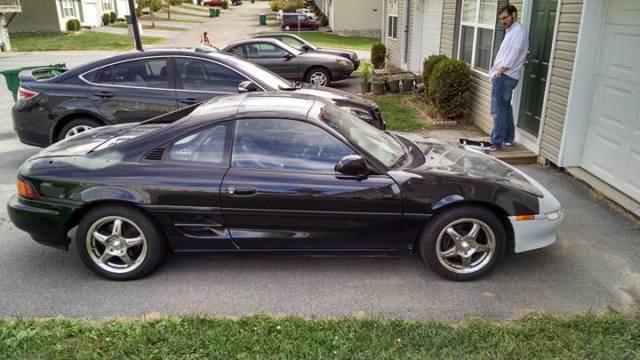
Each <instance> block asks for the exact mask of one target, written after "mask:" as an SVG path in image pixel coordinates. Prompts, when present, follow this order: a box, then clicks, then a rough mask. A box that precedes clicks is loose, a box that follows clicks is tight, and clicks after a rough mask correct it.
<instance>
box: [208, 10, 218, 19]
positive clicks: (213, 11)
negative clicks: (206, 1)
mask: <svg viewBox="0 0 640 360" xmlns="http://www.w3.org/2000/svg"><path fill="white" fill-rule="evenodd" d="M209 17H210V18H212V17H216V9H215V8H209Z"/></svg>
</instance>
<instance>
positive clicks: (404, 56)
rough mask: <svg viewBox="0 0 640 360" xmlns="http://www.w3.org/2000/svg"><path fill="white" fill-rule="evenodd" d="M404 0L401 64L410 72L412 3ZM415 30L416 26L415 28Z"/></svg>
mask: <svg viewBox="0 0 640 360" xmlns="http://www.w3.org/2000/svg"><path fill="white" fill-rule="evenodd" d="M412 1H413V0H404V13H403V14H402V19H403V20H402V53H400V56H401V58H400V64H401V66H400V67H401V68H402V69H404V70H409V45H411V43H410V42H409V35H410V34H411V26H410V25H411V2H412ZM414 28H415V26H414Z"/></svg>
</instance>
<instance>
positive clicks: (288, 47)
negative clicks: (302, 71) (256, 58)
mask: <svg viewBox="0 0 640 360" xmlns="http://www.w3.org/2000/svg"><path fill="white" fill-rule="evenodd" d="M276 46H280V47H281V48H283V49H285V50H287V51H288V52H290V53H292V54H294V55H300V54H302V51H300V50H298V49H296V48H294V47H293V46H291V45H289V44H285V43H284V42H282V41H279V44H276Z"/></svg>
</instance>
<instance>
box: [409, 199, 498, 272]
mask: <svg viewBox="0 0 640 360" xmlns="http://www.w3.org/2000/svg"><path fill="white" fill-rule="evenodd" d="M505 243H506V232H505V230H504V226H503V225H502V222H501V221H500V219H499V218H498V217H497V216H496V215H495V214H493V213H492V212H491V211H490V210H488V209H485V208H482V207H477V206H465V207H456V208H452V209H449V210H446V211H444V212H442V213H440V214H438V215H436V217H435V218H434V219H432V220H431V221H430V222H429V223H428V224H427V226H426V227H425V229H424V231H423V232H422V234H421V236H420V244H419V245H420V254H421V255H422V258H423V259H424V261H425V263H426V264H427V265H428V266H429V267H430V268H431V269H432V270H433V271H435V272H436V273H438V274H439V275H440V276H442V277H444V278H447V279H449V280H454V281H468V280H474V279H477V278H479V277H481V276H483V275H485V274H486V273H487V272H489V271H490V270H491V269H492V268H493V267H494V266H495V264H496V263H497V262H498V261H499V260H500V258H501V257H502V255H503V253H504V248H505Z"/></svg>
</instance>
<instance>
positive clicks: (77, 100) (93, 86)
mask: <svg viewBox="0 0 640 360" xmlns="http://www.w3.org/2000/svg"><path fill="white" fill-rule="evenodd" d="M345 61H347V60H345ZM32 71H34V70H29V71H25V72H22V73H20V77H21V80H22V85H21V88H20V91H19V99H18V102H17V103H16V104H15V105H14V106H13V127H14V129H15V131H16V133H17V134H18V137H19V138H20V141H22V142H23V143H25V144H29V145H35V146H47V145H49V144H52V143H54V142H56V141H59V140H61V139H64V138H67V137H71V136H74V135H77V134H79V133H82V132H83V131H87V130H90V129H93V128H95V127H99V126H104V125H113V124H122V123H128V122H140V121H143V120H147V119H150V118H152V117H154V116H158V115H161V114H164V113H167V112H171V111H175V110H176V109H179V108H182V107H184V106H188V105H191V104H194V103H197V102H200V101H203V100H208V99H210V98H212V97H215V96H220V95H229V94H237V93H238V92H249V91H276V90H287V91H294V92H300V93H309V94H313V95H315V96H320V97H324V98H326V99H329V100H330V101H332V102H334V103H335V104H337V105H338V106H342V107H344V108H345V109H347V110H348V111H351V112H353V113H354V114H355V115H357V116H358V117H360V118H361V119H363V120H364V121H366V122H368V123H370V124H372V125H374V126H376V127H378V128H380V129H384V127H385V123H384V120H383V119H382V116H381V114H380V110H379V109H378V106H377V105H376V104H375V103H374V102H373V101H370V100H366V99H363V98H360V97H358V96H355V95H351V94H348V93H346V92H344V91H340V90H335V89H331V88H326V87H315V88H312V87H311V86H309V85H296V84H293V83H291V82H289V81H288V80H285V79H283V78H281V77H280V76H278V75H276V74H274V73H272V72H270V71H269V70H266V69H264V68H261V67H260V66H257V65H255V64H253V63H251V62H249V61H247V60H244V59H241V58H239V57H236V56H233V55H229V54H225V53H220V52H218V51H217V50H215V49H213V48H209V47H201V48H198V49H195V50H193V49H191V50H189V49H155V50H147V51H144V52H132V53H127V54H123V55H118V56H114V57H109V58H106V59H103V60H99V61H95V62H92V63H89V64H86V65H83V66H79V67H77V68H74V69H71V70H70V71H67V72H66V73H64V74H62V75H60V76H57V77H54V78H51V79H44V80H36V79H35V77H33V76H32V75H31V72H32Z"/></svg>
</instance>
